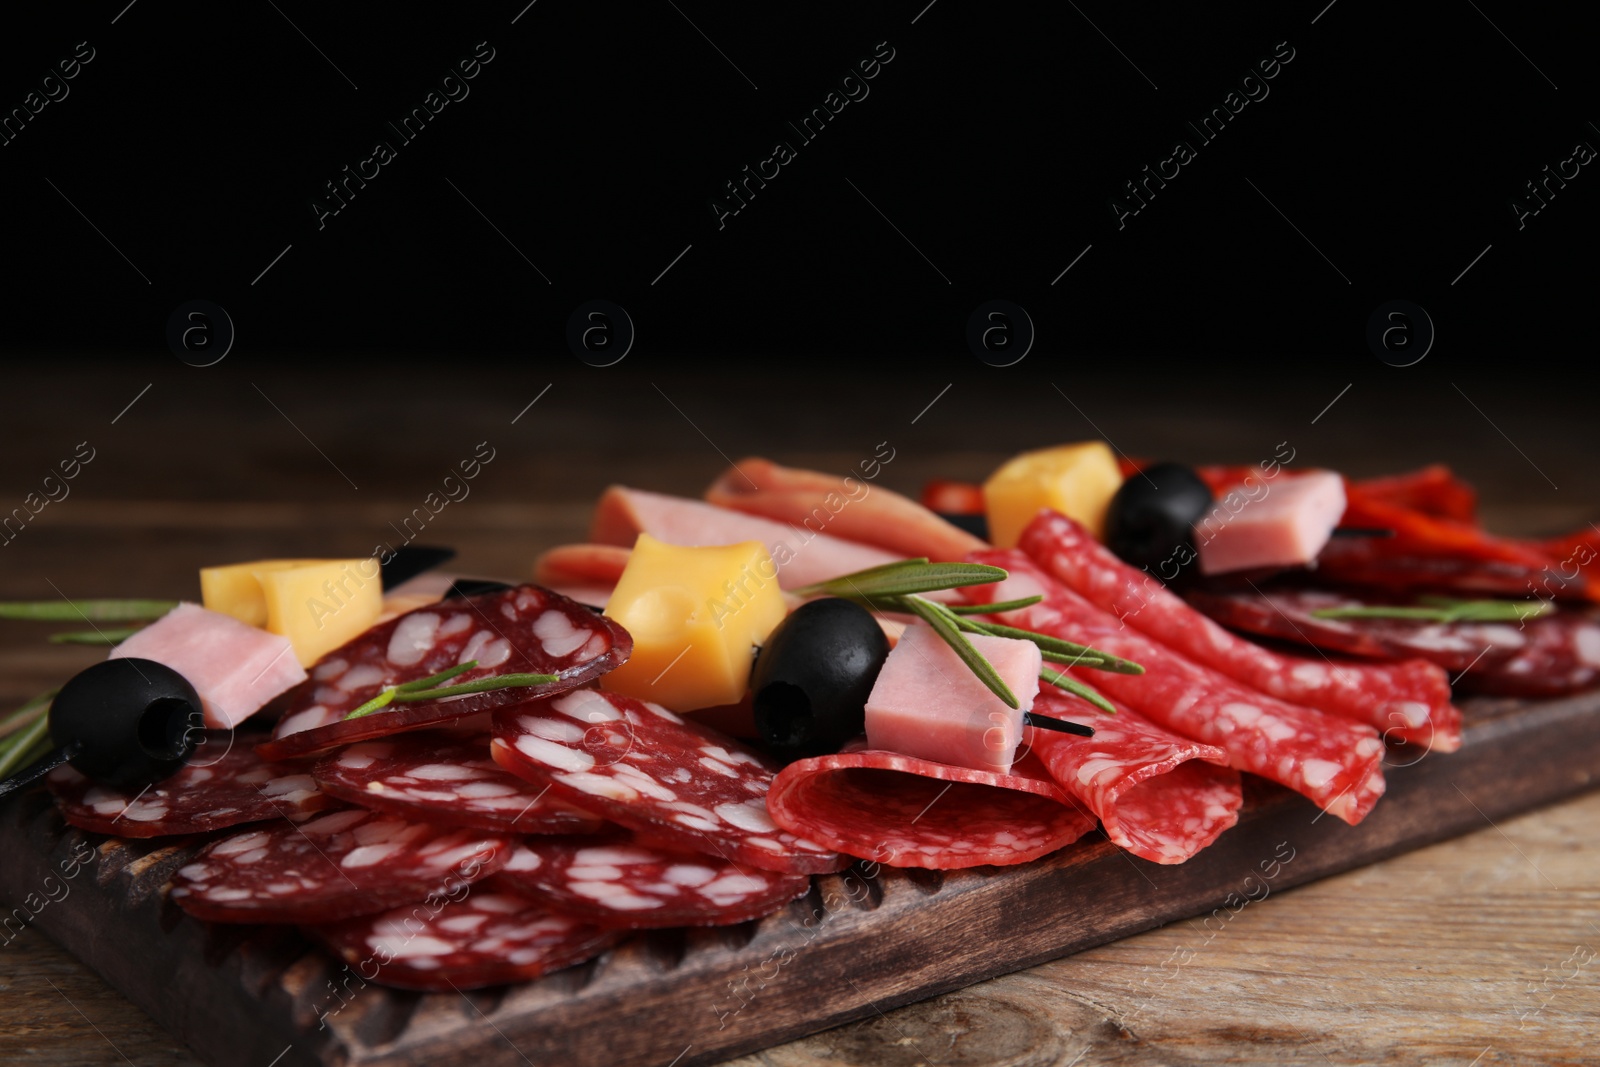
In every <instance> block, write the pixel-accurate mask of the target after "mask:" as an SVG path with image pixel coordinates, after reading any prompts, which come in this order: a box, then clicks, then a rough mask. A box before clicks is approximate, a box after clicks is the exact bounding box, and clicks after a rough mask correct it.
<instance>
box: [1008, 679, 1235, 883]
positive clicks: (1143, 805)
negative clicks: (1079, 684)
mask: <svg viewBox="0 0 1600 1067" xmlns="http://www.w3.org/2000/svg"><path fill="white" fill-rule="evenodd" d="M1034 707H1035V709H1036V710H1038V711H1041V712H1042V713H1043V714H1045V715H1049V716H1052V717H1055V718H1061V719H1072V720H1074V721H1076V722H1081V723H1085V724H1087V725H1089V726H1093V727H1094V736H1093V737H1075V736H1072V735H1070V734H1062V733H1056V732H1054V731H1050V730H1039V729H1030V730H1029V731H1028V744H1029V746H1030V748H1031V750H1032V752H1033V754H1034V755H1035V756H1037V757H1039V759H1040V760H1041V761H1042V762H1043V763H1044V765H1045V766H1046V767H1048V768H1049V769H1050V775H1051V777H1053V778H1054V779H1055V780H1056V782H1057V784H1059V785H1060V786H1061V788H1062V789H1064V790H1066V791H1067V792H1068V793H1070V794H1071V795H1073V796H1075V797H1077V798H1078V800H1080V801H1082V803H1083V805H1084V806H1085V807H1087V808H1088V809H1089V810H1090V811H1092V812H1094V814H1095V815H1097V816H1099V818H1100V822H1101V824H1102V825H1103V826H1104V828H1105V832H1106V837H1107V838H1108V839H1109V840H1110V841H1111V843H1112V844H1115V845H1120V846H1122V847H1123V848H1125V849H1127V850H1128V851H1129V852H1132V853H1133V854H1134V855H1135V856H1138V857H1140V858H1142V859H1147V860H1149V861H1151V862H1152V863H1182V862H1183V861H1184V860H1186V859H1188V858H1189V857H1190V856H1193V855H1194V854H1195V853H1196V852H1199V851H1200V850H1201V849H1202V848H1205V847H1206V846H1207V845H1209V844H1211V842H1213V841H1215V840H1216V839H1217V835H1218V834H1220V833H1222V831H1224V830H1226V829H1228V827H1230V826H1232V825H1234V824H1235V823H1236V822H1238V821H1239V806H1240V804H1241V803H1243V801H1244V794H1243V792H1242V791H1241V789H1240V785H1239V772H1238V771H1235V770H1232V769H1230V768H1229V767H1228V766H1227V763H1228V754H1227V753H1226V752H1224V751H1223V750H1222V749H1220V748H1218V747H1216V746H1215V745H1203V744H1200V743H1199V742H1197V741H1190V740H1189V739H1188V738H1184V737H1179V736H1178V735H1177V734H1175V733H1172V732H1171V731H1169V730H1164V729H1162V728H1161V727H1159V726H1157V725H1156V724H1155V723H1153V722H1151V721H1150V720H1149V719H1147V718H1145V717H1144V716H1143V715H1140V714H1139V713H1138V712H1136V711H1134V710H1133V709H1131V708H1128V707H1126V706H1118V707H1117V714H1115V715H1108V714H1107V713H1105V712H1103V711H1101V710H1100V709H1098V708H1094V707H1090V706H1089V705H1087V704H1084V703H1083V702H1082V701H1080V700H1078V699H1076V698H1075V697H1069V696H1067V695H1066V694H1065V693H1062V692H1061V691H1060V690H1057V689H1055V688H1053V687H1051V686H1045V687H1044V689H1043V690H1042V691H1041V692H1040V693H1039V697H1038V699H1037V700H1036V701H1035V703H1034Z"/></svg>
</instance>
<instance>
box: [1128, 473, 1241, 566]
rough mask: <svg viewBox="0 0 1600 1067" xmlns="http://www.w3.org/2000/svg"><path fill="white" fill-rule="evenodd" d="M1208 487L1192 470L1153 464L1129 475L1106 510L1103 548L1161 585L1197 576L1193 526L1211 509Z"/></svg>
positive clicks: (1197, 552) (1211, 498)
mask: <svg viewBox="0 0 1600 1067" xmlns="http://www.w3.org/2000/svg"><path fill="white" fill-rule="evenodd" d="M1214 503H1215V498H1214V497H1213V496H1212V495H1211V489H1210V487H1209V486H1207V485H1206V483H1205V482H1204V481H1202V480H1201V478H1200V476H1199V475H1198V474H1196V473H1195V472H1194V470H1193V469H1192V468H1189V467H1185V466H1184V465H1183V464H1181V463H1157V464H1154V465H1153V466H1150V467H1146V468H1145V469H1144V470H1143V471H1142V472H1140V473H1138V474H1134V475H1131V476H1129V478H1128V480H1127V481H1125V482H1123V483H1122V488H1120V489H1118V490H1117V493H1116V495H1115V496H1113V497H1112V498H1111V505H1110V507H1109V508H1107V510H1106V547H1107V548H1109V549H1111V551H1112V552H1115V553H1116V554H1117V557H1118V558H1119V559H1121V560H1122V561H1123V562H1125V563H1129V564H1132V565H1133V566H1135V567H1142V568H1144V569H1145V570H1148V571H1149V572H1150V573H1151V574H1152V575H1154V576H1155V577H1157V578H1159V579H1161V580H1162V581H1164V582H1168V583H1171V582H1173V581H1175V580H1176V579H1179V578H1183V577H1188V576H1190V575H1192V574H1195V573H1197V572H1198V570H1199V567H1198V564H1197V563H1196V560H1197V559H1198V558H1199V551H1198V549H1197V547H1196V546H1195V543H1194V528H1195V524H1196V523H1198V522H1199V521H1200V520H1201V519H1202V518H1204V517H1205V515H1206V514H1207V513H1208V512H1209V511H1210V510H1211V508H1212V505H1213V504H1214Z"/></svg>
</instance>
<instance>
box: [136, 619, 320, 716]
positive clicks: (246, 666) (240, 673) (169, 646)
mask: <svg viewBox="0 0 1600 1067" xmlns="http://www.w3.org/2000/svg"><path fill="white" fill-rule="evenodd" d="M127 656H132V657H136V658H138V659H148V660H154V661H155V662H157V663H160V664H163V665H164V666H167V667H171V668H172V669H173V670H175V671H177V672H178V673H179V674H181V675H183V676H184V677H185V678H187V679H188V680H189V684H190V685H192V686H194V689H195V692H197V693H199V694H200V703H201V705H202V707H203V711H204V714H205V723H206V725H207V726H208V727H210V728H211V729H213V730H226V729H228V728H230V727H233V726H237V725H238V724H239V723H241V722H243V721H244V720H246V719H248V718H249V717H250V716H252V715H254V714H255V713H256V712H258V711H260V710H261V709H262V707H264V706H265V705H266V703H267V701H269V700H271V699H272V698H273V697H276V696H278V695H280V694H282V693H286V692H288V691H289V690H290V689H293V688H294V687H295V686H297V685H299V684H300V683H301V682H303V681H305V680H306V672H305V671H304V670H302V669H301V667H300V662H299V660H297V659H295V656H294V650H293V649H292V648H291V647H290V645H289V639H288V638H287V637H281V636H279V635H278V634H269V633H267V631H265V630H258V629H257V628H256V627H254V626H251V625H249V624H248V623H243V622H240V621H239V620H238V619H235V618H234V617H233V616H231V615H224V614H222V613H221V612H217V611H207V610H206V609H205V608H202V607H201V606H200V605H198V604H189V603H183V604H179V605H178V606H177V607H175V608H173V609H172V610H171V611H169V612H167V613H166V614H165V615H163V616H161V618H159V619H157V620H156V621H155V622H153V623H151V624H150V625H149V626H146V627H145V628H144V629H142V630H140V631H139V632H138V633H136V634H134V635H133V636H132V637H129V638H128V639H127V640H126V641H124V642H122V643H121V644H120V645H118V646H117V647H116V648H113V649H112V650H111V658H112V659H120V658H122V657H127Z"/></svg>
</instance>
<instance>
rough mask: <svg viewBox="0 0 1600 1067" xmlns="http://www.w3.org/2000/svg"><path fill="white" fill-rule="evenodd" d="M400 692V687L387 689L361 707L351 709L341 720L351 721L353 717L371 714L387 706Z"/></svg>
mask: <svg viewBox="0 0 1600 1067" xmlns="http://www.w3.org/2000/svg"><path fill="white" fill-rule="evenodd" d="M398 692H399V690H398V689H385V690H384V691H383V692H381V693H379V694H378V695H377V696H375V697H373V698H372V699H371V700H369V701H367V702H366V703H365V704H363V705H361V706H360V707H359V708H356V709H355V710H354V711H351V712H350V713H349V714H348V715H346V716H345V717H344V718H343V719H341V720H340V721H341V722H349V721H350V720H351V719H360V718H362V717H364V716H367V715H371V714H372V713H373V712H375V711H377V710H379V709H380V708H386V707H388V706H389V704H390V703H391V702H392V701H393V700H394V696H395V694H396V693H398Z"/></svg>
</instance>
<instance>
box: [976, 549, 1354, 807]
mask: <svg viewBox="0 0 1600 1067" xmlns="http://www.w3.org/2000/svg"><path fill="white" fill-rule="evenodd" d="M970 558H972V559H974V560H976V561H978V562H982V563H989V564H993V565H995V566H1000V567H1004V568H1005V569H1006V570H1007V571H1008V572H1009V573H1010V577H1008V578H1007V579H1006V580H1005V581H1003V582H997V583H995V584H992V585H977V586H969V587H967V588H966V589H964V590H963V591H962V592H963V593H964V594H965V595H966V596H967V597H968V598H969V600H970V601H971V602H972V603H992V602H995V601H1002V600H1013V599H1019V598H1022V597H1028V596H1033V595H1035V594H1037V595H1040V596H1043V597H1044V600H1043V602H1042V603H1038V604H1034V605H1033V606H1031V607H1027V608H1022V609H1021V610H1018V611H1012V612H1006V613H1005V614H1003V615H1001V616H999V617H1000V618H1002V619H1004V620H1006V621H1007V622H1008V623H1009V624H1011V625H1014V626H1020V627H1022V628H1024V629H1028V630H1033V631H1035V632H1036V633H1042V634H1048V635H1050V636H1052V637H1059V638H1062V639H1063V640H1068V641H1075V642H1077V643H1079V644H1084V645H1092V646H1093V647H1094V648H1096V649H1098V650H1100V651H1102V652H1108V653H1110V654H1111V655H1113V656H1121V657H1122V658H1124V659H1131V660H1133V661H1134V662H1135V663H1138V664H1141V665H1142V666H1143V667H1144V670H1145V673H1144V674H1142V675H1131V674H1113V673H1111V672H1109V671H1082V672H1081V675H1082V680H1083V681H1085V682H1086V683H1088V684H1091V685H1093V686H1094V687H1095V688H1096V689H1098V690H1100V692H1102V693H1105V694H1106V695H1107V696H1109V697H1111V698H1112V699H1114V700H1119V701H1121V702H1122V703H1124V704H1127V705H1128V706H1129V707H1131V708H1133V709H1134V710H1135V711H1137V712H1140V713H1141V714H1143V715H1145V716H1146V717H1147V718H1149V719H1151V720H1152V721H1154V722H1155V723H1157V724H1158V725H1160V726H1163V727H1165V728H1166V729H1168V730H1171V731H1172V732H1173V733H1176V734H1179V735H1181V736H1183V737H1188V738H1191V739H1193V740H1195V741H1201V742H1204V743H1205V744H1208V745H1216V746H1217V747H1218V748H1221V749H1223V750H1224V751H1226V752H1227V753H1228V762H1229V764H1230V765H1231V766H1233V767H1235V768H1236V769H1238V770H1241V771H1250V772H1251V773H1252V774H1259V775H1260V776H1261V777H1263V778H1268V779H1271V780H1272V781H1274V782H1277V783H1278V784H1280V785H1284V786H1287V787H1288V788H1290V789H1293V790H1295V791H1296V792H1298V793H1301V794H1303V795H1304V796H1306V797H1309V798H1310V799H1311V800H1312V801H1313V802H1315V803H1316V804H1317V805H1318V806H1319V807H1321V808H1322V809H1323V810H1324V811H1326V812H1329V813H1330V814H1333V815H1337V816H1338V817H1339V818H1341V819H1343V820H1344V821H1345V822H1347V823H1351V824H1352V825H1353V824H1355V823H1358V822H1360V821H1361V820H1362V819H1363V818H1365V817H1366V815H1367V812H1369V811H1371V810H1372V806H1373V805H1374V804H1376V803H1377V802H1378V798H1379V797H1380V796H1382V795H1383V790H1384V780H1383V754H1384V745H1383V741H1382V739H1381V738H1380V737H1379V736H1378V731H1377V730H1375V729H1373V728H1372V727H1371V726H1366V725H1363V724H1361V723H1357V722H1352V721H1351V720H1349V719H1345V718H1341V717H1339V716H1336V715H1328V714H1326V713H1324V712H1321V711H1317V710H1316V709H1314V708H1307V707H1302V706H1300V705H1298V704H1290V703H1288V702H1286V701H1283V700H1279V699H1277V698H1276V697H1271V696H1268V695H1266V694H1265V693H1261V692H1259V691H1257V690H1254V689H1249V688H1246V687H1245V686H1243V685H1240V684H1239V683H1238V682H1235V681H1234V680H1233V679H1231V678H1227V677H1224V676H1223V675H1221V674H1218V673H1217V672H1215V671H1212V670H1210V669H1208V668H1206V667H1202V666H1201V665H1199V664H1197V663H1195V662H1193V661H1192V660H1189V659H1187V658H1185V657H1184V656H1182V655H1179V654H1178V653H1177V652H1174V651H1173V650H1172V649H1170V648H1168V647H1166V646H1165V645H1162V644H1158V643H1157V642H1155V641H1154V640H1152V639H1151V638H1149V637H1146V636H1145V635H1143V634H1141V633H1139V632H1138V631H1136V630H1133V629H1131V628H1124V627H1123V625H1122V624H1121V623H1120V622H1118V621H1117V619H1116V618H1115V617H1114V616H1111V615H1108V614H1106V613H1105V612H1103V611H1101V610H1100V609H1098V608H1096V607H1095V606H1094V605H1093V604H1090V603H1089V602H1088V601H1086V600H1084V599H1083V598H1082V597H1080V596H1078V595H1077V594H1076V593H1074V592H1072V591H1071V590H1070V589H1068V588H1066V587H1065V586H1063V585H1062V584H1061V583H1060V582H1058V581H1056V580H1055V579H1054V578H1052V577H1051V576H1050V575H1049V574H1047V573H1046V572H1045V571H1044V570H1042V569H1041V568H1040V567H1039V566H1038V565H1037V564H1036V563H1034V562H1033V561H1032V560H1031V559H1030V558H1029V557H1028V556H1026V555H1024V554H1023V553H1021V552H1018V551H1014V550H1013V551H1004V552H1001V551H995V552H979V553H974V554H973V556H972V557H970ZM1068 673H1069V674H1077V673H1079V669H1076V668H1074V669H1072V670H1069V671H1068Z"/></svg>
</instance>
